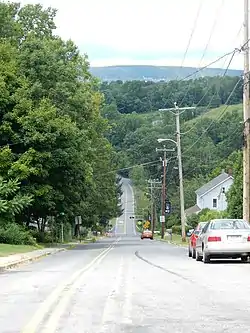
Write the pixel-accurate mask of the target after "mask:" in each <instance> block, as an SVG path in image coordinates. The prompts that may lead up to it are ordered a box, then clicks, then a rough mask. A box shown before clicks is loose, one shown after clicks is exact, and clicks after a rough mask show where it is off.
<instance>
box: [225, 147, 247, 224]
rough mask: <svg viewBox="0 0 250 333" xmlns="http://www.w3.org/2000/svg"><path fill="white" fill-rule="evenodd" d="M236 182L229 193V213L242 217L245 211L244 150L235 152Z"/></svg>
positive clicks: (234, 171)
mask: <svg viewBox="0 0 250 333" xmlns="http://www.w3.org/2000/svg"><path fill="white" fill-rule="evenodd" d="M232 170H233V175H234V183H233V185H232V186H231V188H230V189H229V191H228V193H227V200H228V213H229V216H230V217H232V218H242V213H243V155H242V151H238V152H236V153H235V154H234V163H233V167H232Z"/></svg>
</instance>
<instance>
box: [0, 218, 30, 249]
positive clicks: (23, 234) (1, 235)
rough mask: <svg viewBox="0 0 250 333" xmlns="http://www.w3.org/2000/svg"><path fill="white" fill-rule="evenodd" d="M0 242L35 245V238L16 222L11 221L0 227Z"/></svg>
mask: <svg viewBox="0 0 250 333" xmlns="http://www.w3.org/2000/svg"><path fill="white" fill-rule="evenodd" d="M0 243H4V244H16V245H36V240H35V238H34V237H32V235H31V233H30V232H29V231H26V230H25V229H24V228H23V227H21V226H19V225H18V224H15V223H11V224H8V225H7V226H6V227H4V228H3V227H1V228H0Z"/></svg>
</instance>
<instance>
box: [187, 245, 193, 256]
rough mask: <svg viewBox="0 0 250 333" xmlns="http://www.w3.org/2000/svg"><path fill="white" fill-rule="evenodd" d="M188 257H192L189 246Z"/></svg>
mask: <svg viewBox="0 0 250 333" xmlns="http://www.w3.org/2000/svg"><path fill="white" fill-rule="evenodd" d="M188 256H189V258H190V257H192V252H191V249H190V246H189V247H188Z"/></svg>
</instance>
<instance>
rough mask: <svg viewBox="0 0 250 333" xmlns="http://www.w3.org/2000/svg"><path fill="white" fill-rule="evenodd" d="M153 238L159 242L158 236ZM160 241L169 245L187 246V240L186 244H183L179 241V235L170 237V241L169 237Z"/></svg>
mask: <svg viewBox="0 0 250 333" xmlns="http://www.w3.org/2000/svg"><path fill="white" fill-rule="evenodd" d="M154 238H155V239H159V240H161V236H160V235H154ZM162 241H163V242H170V243H172V244H175V245H182V246H188V242H187V240H186V243H183V242H182V239H181V235H177V234H173V235H172V240H171V239H170V237H167V238H166V239H164V240H162Z"/></svg>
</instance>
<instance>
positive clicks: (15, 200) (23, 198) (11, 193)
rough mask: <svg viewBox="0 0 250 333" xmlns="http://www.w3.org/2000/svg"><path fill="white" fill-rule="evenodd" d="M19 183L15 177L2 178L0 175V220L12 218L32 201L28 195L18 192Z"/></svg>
mask: <svg viewBox="0 0 250 333" xmlns="http://www.w3.org/2000/svg"><path fill="white" fill-rule="evenodd" d="M19 189H20V183H19V181H18V180H16V179H14V180H13V179H10V180H8V181H6V180H4V179H3V177H1V176H0V197H1V199H0V221H2V223H3V222H4V221H8V220H9V221H10V220H13V218H14V216H15V215H17V214H20V213H21V212H22V210H23V209H24V208H26V207H27V206H29V205H30V204H31V203H32V197H31V196H30V195H25V194H21V193H20V192H19Z"/></svg>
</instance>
